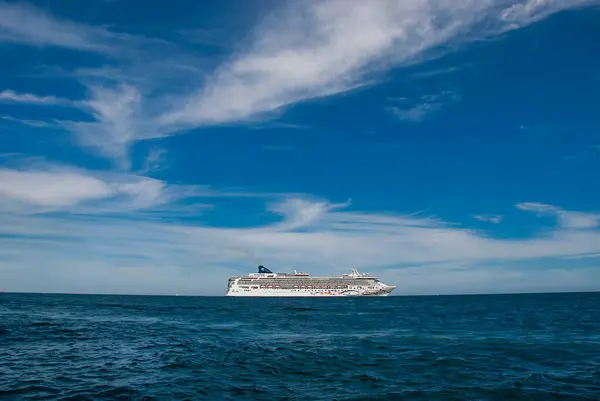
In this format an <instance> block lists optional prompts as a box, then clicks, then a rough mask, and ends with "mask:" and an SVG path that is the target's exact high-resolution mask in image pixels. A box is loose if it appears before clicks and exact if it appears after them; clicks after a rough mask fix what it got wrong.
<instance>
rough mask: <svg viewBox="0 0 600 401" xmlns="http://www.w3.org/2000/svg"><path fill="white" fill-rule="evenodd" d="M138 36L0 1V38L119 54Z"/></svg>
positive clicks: (11, 41)
mask: <svg viewBox="0 0 600 401" xmlns="http://www.w3.org/2000/svg"><path fill="white" fill-rule="evenodd" d="M138 40H139V39H138V38H136V37H134V36H132V35H128V34H124V33H115V32H111V31H109V30H107V29H104V28H100V27H94V26H90V25H86V24H82V23H78V22H74V21H70V20H68V19H62V18H58V17H56V16H52V15H51V14H49V13H48V12H46V11H45V10H43V9H41V8H38V7H35V6H33V5H30V4H27V3H24V2H16V3H15V2H7V1H0V42H9V43H17V44H23V45H33V46H57V47H63V48H68V49H74V50H80V51H92V52H100V53H105V54H117V53H121V52H122V50H123V49H122V45H123V44H128V43H129V44H130V43H133V42H136V41H138Z"/></svg>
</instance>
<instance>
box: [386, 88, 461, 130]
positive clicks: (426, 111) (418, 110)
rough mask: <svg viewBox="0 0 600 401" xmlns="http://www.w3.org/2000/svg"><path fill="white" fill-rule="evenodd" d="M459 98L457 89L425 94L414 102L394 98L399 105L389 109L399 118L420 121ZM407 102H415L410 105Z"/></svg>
mask: <svg viewBox="0 0 600 401" xmlns="http://www.w3.org/2000/svg"><path fill="white" fill-rule="evenodd" d="M459 99H460V94H459V93H458V92H457V91H448V90H445V91H442V92H440V93H436V94H429V95H423V96H421V97H419V98H418V99H417V100H416V101H412V102H409V99H407V98H401V99H394V100H395V103H396V104H398V105H396V106H391V107H389V108H388V110H389V111H390V112H391V113H392V114H393V115H394V116H395V117H396V118H398V119H399V120H407V121H417V122H418V121H422V120H423V119H424V118H425V117H427V116H428V115H430V114H432V113H435V112H437V111H439V110H441V109H442V108H443V107H444V106H446V105H448V104H450V103H453V102H456V101H458V100H459ZM407 103H413V104H412V105H410V104H407ZM415 103H416V104H415Z"/></svg>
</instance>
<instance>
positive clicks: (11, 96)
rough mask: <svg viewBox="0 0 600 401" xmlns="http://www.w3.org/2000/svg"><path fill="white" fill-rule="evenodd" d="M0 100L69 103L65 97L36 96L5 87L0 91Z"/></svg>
mask: <svg viewBox="0 0 600 401" xmlns="http://www.w3.org/2000/svg"><path fill="white" fill-rule="evenodd" d="M0 102H15V103H31V104H46V105H61V104H69V103H70V102H69V101H68V100H66V99H61V98H58V97H55V96H38V95H34V94H31V93H17V92H15V91H13V90H10V89H7V90H3V91H1V92H0Z"/></svg>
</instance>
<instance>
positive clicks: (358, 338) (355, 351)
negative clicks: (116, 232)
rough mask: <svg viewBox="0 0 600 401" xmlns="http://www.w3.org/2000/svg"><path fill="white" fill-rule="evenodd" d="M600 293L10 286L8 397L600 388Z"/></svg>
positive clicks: (4, 344) (280, 396)
mask: <svg viewBox="0 0 600 401" xmlns="http://www.w3.org/2000/svg"><path fill="white" fill-rule="evenodd" d="M599 396H600V293H596V294H547V295H507V296H447V297H445V296H440V297H388V298H342V299H239V298H238V299H236V298H204V297H189V298H188V297H134V296H79V295H24V294H0V398H3V399H94V400H95V399H133V400H135V399H144V400H152V399H190V400H192V399H195V400H203V399H215V400H223V399H231V400H244V399H248V400H261V399H269V400H395V399H410V400H421V399H422V400H438V399H440V400H441V399H444V400H475V399H480V400H505V399H513V400H521V399H522V400H552V399H556V400H568V399H573V400H585V399H587V400H597V399H599Z"/></svg>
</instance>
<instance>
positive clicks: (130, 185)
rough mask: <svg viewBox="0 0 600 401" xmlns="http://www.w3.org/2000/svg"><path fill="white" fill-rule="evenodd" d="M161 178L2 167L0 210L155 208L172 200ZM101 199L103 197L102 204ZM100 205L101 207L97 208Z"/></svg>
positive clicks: (48, 167)
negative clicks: (99, 203) (99, 202)
mask: <svg viewBox="0 0 600 401" xmlns="http://www.w3.org/2000/svg"><path fill="white" fill-rule="evenodd" d="M173 200H174V199H172V198H171V197H170V194H168V192H167V188H166V187H165V184H164V183H163V182H162V181H159V180H154V179H151V178H147V177H143V176H134V175H118V174H114V173H107V172H96V173H93V172H89V171H85V170H81V169H77V168H73V167H61V166H55V165H48V164H40V165H38V166H36V167H29V168H25V169H8V168H2V169H0V211H4V212H13V213H14V212H21V213H48V212H56V211H71V212H88V213H89V212H90V211H94V210H98V211H101V212H106V211H108V210H109V209H108V208H107V207H108V206H112V210H119V211H132V210H139V209H145V208H152V207H156V206H159V205H161V204H164V203H166V202H170V201H173ZM98 201H103V202H104V203H103V204H102V206H99V205H98V203H97V202H98ZM98 208H99V209H98Z"/></svg>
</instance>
